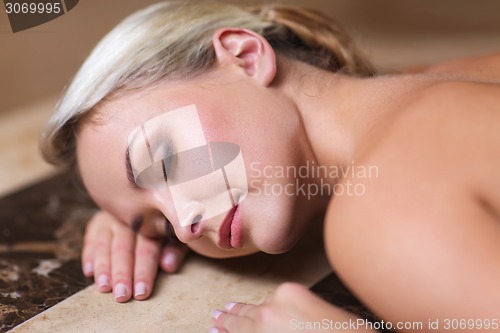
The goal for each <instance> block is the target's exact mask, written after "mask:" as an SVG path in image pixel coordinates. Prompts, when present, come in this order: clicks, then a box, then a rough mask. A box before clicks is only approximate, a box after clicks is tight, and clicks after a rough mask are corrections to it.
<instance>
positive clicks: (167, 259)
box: [163, 252, 177, 267]
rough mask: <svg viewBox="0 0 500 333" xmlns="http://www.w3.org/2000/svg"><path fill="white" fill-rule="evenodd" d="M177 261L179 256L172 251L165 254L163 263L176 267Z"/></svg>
mask: <svg viewBox="0 0 500 333" xmlns="http://www.w3.org/2000/svg"><path fill="white" fill-rule="evenodd" d="M176 261H177V258H176V256H175V254H173V253H172V252H169V253H167V254H165V256H164V257H163V263H164V264H165V265H166V266H169V267H175V264H176Z"/></svg>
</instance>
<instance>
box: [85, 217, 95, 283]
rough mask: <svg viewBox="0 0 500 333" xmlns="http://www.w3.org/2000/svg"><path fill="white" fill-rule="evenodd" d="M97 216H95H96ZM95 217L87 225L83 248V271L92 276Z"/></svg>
mask: <svg viewBox="0 0 500 333" xmlns="http://www.w3.org/2000/svg"><path fill="white" fill-rule="evenodd" d="M94 218H95V217H94ZM92 222H93V219H91V220H90V221H89V222H88V223H87V226H86V227H85V233H84V237H83V249H82V271H83V274H84V275H85V276H86V277H92V276H93V275H94V253H93V252H94V251H93V250H94V246H93V241H94V237H95V236H94V232H93V223H92Z"/></svg>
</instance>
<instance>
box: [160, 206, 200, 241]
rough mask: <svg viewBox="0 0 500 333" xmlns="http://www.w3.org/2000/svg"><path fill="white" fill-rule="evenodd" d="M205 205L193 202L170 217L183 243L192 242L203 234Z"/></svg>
mask: <svg viewBox="0 0 500 333" xmlns="http://www.w3.org/2000/svg"><path fill="white" fill-rule="evenodd" d="M204 214H205V207H204V206H203V205H202V204H200V203H191V204H189V205H187V206H185V207H182V211H179V212H176V214H175V215H176V216H173V218H171V219H170V218H169V221H170V223H171V224H172V226H173V228H174V231H175V235H176V236H177V238H178V239H179V240H180V241H181V242H183V243H189V242H192V241H194V240H196V239H198V238H200V236H201V235H202V234H203V225H202V224H203V223H202V220H203V216H204Z"/></svg>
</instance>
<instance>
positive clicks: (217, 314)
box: [212, 309, 222, 319]
mask: <svg viewBox="0 0 500 333" xmlns="http://www.w3.org/2000/svg"><path fill="white" fill-rule="evenodd" d="M221 314H222V311H221V310H218V309H215V310H213V311H212V318H214V319H217V318H219V317H220V315H221Z"/></svg>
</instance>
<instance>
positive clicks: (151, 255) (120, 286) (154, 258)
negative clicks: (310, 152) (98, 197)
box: [82, 211, 188, 302]
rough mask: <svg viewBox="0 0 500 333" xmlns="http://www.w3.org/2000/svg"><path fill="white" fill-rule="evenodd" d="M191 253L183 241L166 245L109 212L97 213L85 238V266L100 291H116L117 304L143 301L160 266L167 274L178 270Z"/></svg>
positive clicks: (89, 224) (83, 262) (83, 265)
mask: <svg viewBox="0 0 500 333" xmlns="http://www.w3.org/2000/svg"><path fill="white" fill-rule="evenodd" d="M187 252H188V248H187V246H185V245H184V244H182V243H180V242H176V243H175V244H165V245H163V241H162V240H160V239H154V238H149V237H145V236H142V235H140V234H137V233H135V232H134V231H133V230H132V229H131V228H129V227H128V226H126V225H124V224H123V223H121V222H120V221H117V220H116V219H115V218H114V217H113V216H112V215H110V214H108V213H107V212H104V211H100V212H98V213H96V214H95V215H94V216H93V218H92V219H91V220H90V221H89V223H88V225H87V228H86V231H85V238H84V245H83V252H82V267H83V272H84V274H85V276H87V277H92V276H93V277H94V279H95V283H96V285H97V289H98V290H99V291H100V292H103V293H104V292H110V291H111V290H112V291H113V294H114V297H115V299H116V301H117V302H126V301H128V300H130V298H131V297H132V296H133V297H134V298H135V299H138V300H144V299H147V298H148V297H149V295H151V291H152V290H153V285H154V282H155V278H156V273H157V271H158V265H159V266H160V267H161V268H162V269H163V270H164V271H166V272H169V273H172V272H175V271H177V269H178V268H179V267H180V266H181V264H182V262H183V261H184V258H185V256H186V254H187Z"/></svg>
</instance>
